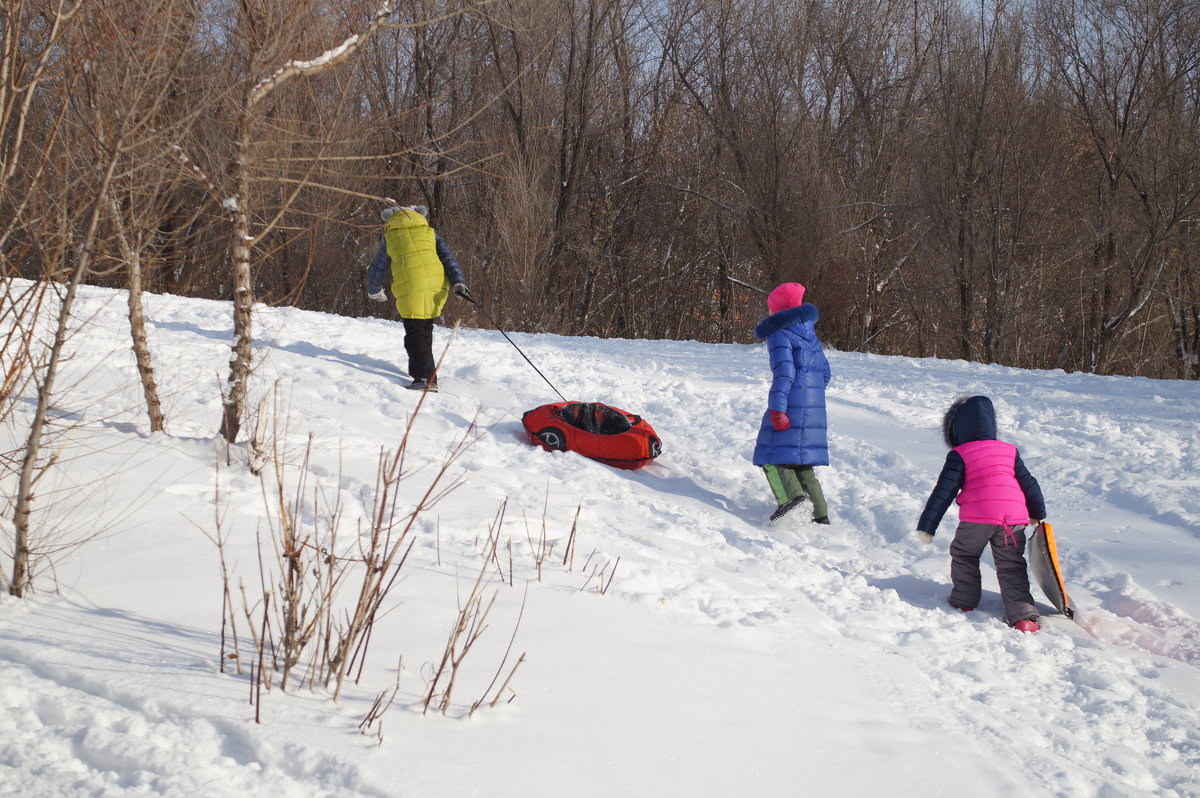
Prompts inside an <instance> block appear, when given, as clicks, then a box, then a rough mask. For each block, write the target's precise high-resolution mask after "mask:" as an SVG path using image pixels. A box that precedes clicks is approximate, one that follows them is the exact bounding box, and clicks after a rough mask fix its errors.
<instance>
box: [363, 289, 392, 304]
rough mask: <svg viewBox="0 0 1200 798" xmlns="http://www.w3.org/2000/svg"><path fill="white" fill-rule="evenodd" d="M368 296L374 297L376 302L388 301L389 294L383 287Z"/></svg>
mask: <svg viewBox="0 0 1200 798" xmlns="http://www.w3.org/2000/svg"><path fill="white" fill-rule="evenodd" d="M367 297H368V298H370V299H374V300H375V301H376V302H387V294H386V293H384V290H383V289H382V288H380V289H379V290H378V291H376V292H375V293H373V294H367Z"/></svg>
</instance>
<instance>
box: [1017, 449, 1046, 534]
mask: <svg viewBox="0 0 1200 798" xmlns="http://www.w3.org/2000/svg"><path fill="white" fill-rule="evenodd" d="M1013 473H1014V475H1015V476H1016V478H1017V484H1018V485H1020V486H1021V492H1022V493H1024V494H1025V506H1026V507H1027V508H1028V509H1029V517H1030V518H1036V519H1038V520H1039V521H1040V520H1042V519H1044V518H1045V517H1046V500H1045V499H1044V498H1043V497H1042V486H1041V485H1039V484H1038V481H1037V480H1036V479H1034V478H1033V474H1030V473H1029V469H1028V468H1026V467H1025V464H1024V463H1023V462H1021V455H1020V454H1018V455H1017V462H1016V465H1015V466H1014V467H1013Z"/></svg>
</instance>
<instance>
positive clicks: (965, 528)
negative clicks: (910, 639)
mask: <svg viewBox="0 0 1200 798" xmlns="http://www.w3.org/2000/svg"><path fill="white" fill-rule="evenodd" d="M989 544H990V545H991V547H992V560H993V561H994V562H995V564H996V579H997V580H998V581H999V582H1000V597H1001V598H1002V599H1003V600H1004V619H1005V620H1006V621H1008V623H1009V624H1010V625H1011V624H1014V623H1016V622H1017V621H1021V620H1024V619H1026V618H1037V617H1038V611H1037V607H1036V606H1034V603H1033V596H1032V595H1031V594H1030V592H1029V569H1028V567H1027V566H1026V565H1025V527H1024V526H1008V527H1006V526H1004V525H1003V524H976V523H969V522H965V521H964V522H962V523H960V524H959V525H958V529H956V530H955V531H954V542H953V543H951V544H950V579H951V581H953V582H954V589H953V590H951V591H950V604H951V605H952V606H955V607H958V608H959V609H973V608H975V607H978V606H979V598H980V596H981V595H982V593H983V585H982V579H981V577H980V575H979V557H980V555H981V554H983V550H984V549H985V548H987V547H988V545H989Z"/></svg>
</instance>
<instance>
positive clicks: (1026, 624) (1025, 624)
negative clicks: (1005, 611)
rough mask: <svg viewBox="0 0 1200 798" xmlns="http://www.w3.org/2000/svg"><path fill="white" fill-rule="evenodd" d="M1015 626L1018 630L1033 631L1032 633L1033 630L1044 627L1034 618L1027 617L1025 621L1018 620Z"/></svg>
mask: <svg viewBox="0 0 1200 798" xmlns="http://www.w3.org/2000/svg"><path fill="white" fill-rule="evenodd" d="M1013 628H1014V629H1016V630H1017V631H1018V632H1031V633H1032V632H1036V631H1037V630H1038V629H1041V628H1042V627H1040V626H1038V622H1037V621H1035V620H1033V619H1032V618H1026V619H1025V620H1023V621H1017V622H1016V623H1014V624H1013Z"/></svg>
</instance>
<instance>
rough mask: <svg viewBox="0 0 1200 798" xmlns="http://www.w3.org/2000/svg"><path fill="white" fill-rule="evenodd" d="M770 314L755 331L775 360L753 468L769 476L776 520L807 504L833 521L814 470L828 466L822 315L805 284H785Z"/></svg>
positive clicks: (816, 515)
mask: <svg viewBox="0 0 1200 798" xmlns="http://www.w3.org/2000/svg"><path fill="white" fill-rule="evenodd" d="M767 309H768V310H769V311H770V312H771V315H770V316H767V317H766V318H765V319H763V320H762V321H760V322H759V323H758V325H757V326H756V327H755V328H754V335H755V337H757V338H758V339H759V340H763V339H765V340H766V342H767V352H768V354H769V356H770V361H771V391H770V393H769V394H768V395H767V410H766V412H764V413H763V417H762V423H761V426H760V428H759V431H758V441H757V442H756V443H755V446H754V464H755V465H756V466H761V467H762V469H763V473H765V474H766V477H767V482H768V483H769V484H770V486H771V492H772V493H773V494H774V496H775V501H776V502H777V503H778V506H777V507H776V508H775V512H774V513H773V514H772V515H771V520H772V521H777V520H778V519H780V518H782V517H784V516H785V515H787V514H788V513H790V512H792V511H793V510H795V509H796V508H797V507H799V506H801V505H802V504H804V503H805V502H808V503H811V505H812V518H813V521H815V522H816V523H818V524H828V523H829V508H828V506H827V505H826V503H825V494H824V493H823V492H822V491H821V483H820V482H818V481H817V476H816V474H815V473H814V472H813V466H819V465H829V444H828V442H827V440H826V430H827V427H828V424H827V422H826V419H825V386H826V385H828V384H829V377H830V373H829V361H828V360H827V359H826V358H825V352H824V350H823V349H822V348H821V342H820V340H818V338H817V332H816V328H815V325H816V323H817V318H818V316H819V314H818V312H817V308H816V306H815V305H811V304H809V303H807V302H805V301H804V286H802V285H800V283H783V284H782V285H780V286H779V287H777V288H776V289H775V290H774V291H772V292H771V293H770V295H769V296H768V297H767Z"/></svg>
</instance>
